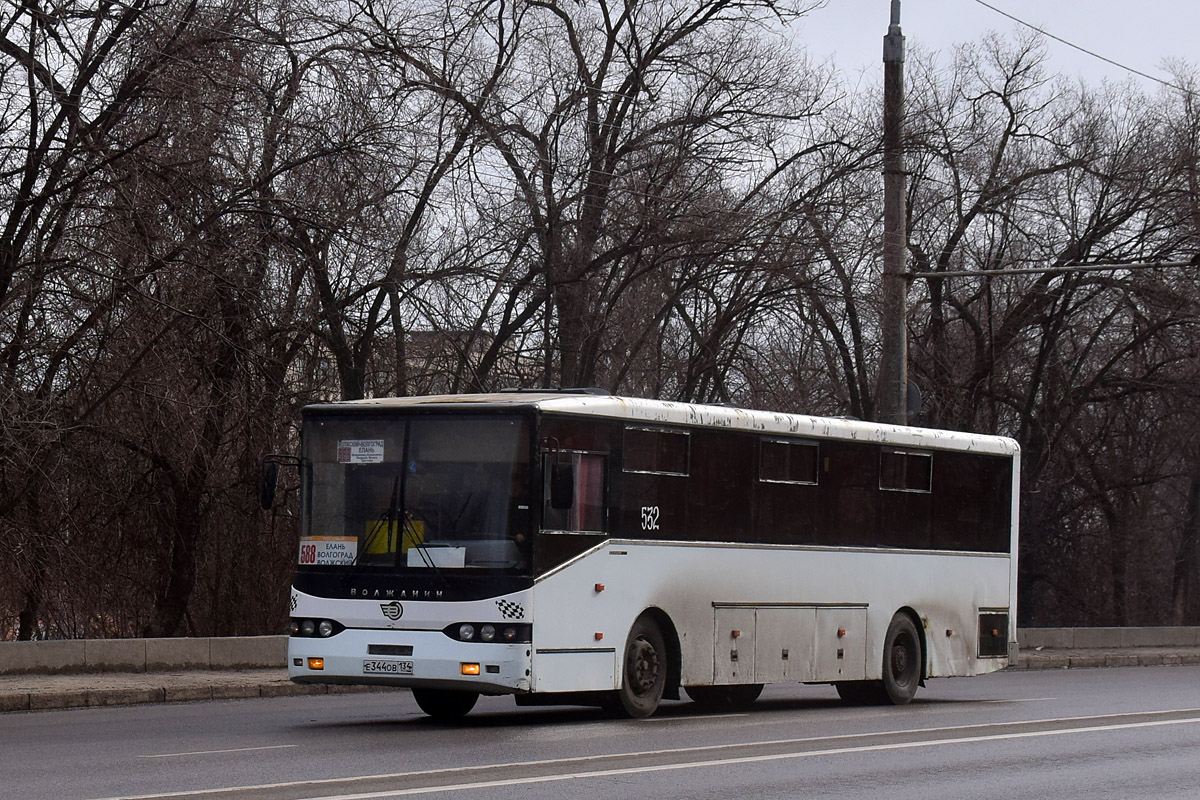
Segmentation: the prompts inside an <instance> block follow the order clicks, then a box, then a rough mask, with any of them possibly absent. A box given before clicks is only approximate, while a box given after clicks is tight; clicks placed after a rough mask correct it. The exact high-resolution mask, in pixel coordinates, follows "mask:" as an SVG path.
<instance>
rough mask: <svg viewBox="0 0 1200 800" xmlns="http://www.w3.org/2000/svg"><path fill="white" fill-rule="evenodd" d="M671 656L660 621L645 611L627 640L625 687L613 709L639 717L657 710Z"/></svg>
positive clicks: (620, 690)
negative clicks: (668, 660)
mask: <svg viewBox="0 0 1200 800" xmlns="http://www.w3.org/2000/svg"><path fill="white" fill-rule="evenodd" d="M667 658H668V655H667V646H666V642H665V640H664V639H663V635H662V631H661V630H659V627H658V623H656V622H655V621H654V620H653V619H651V618H650V617H648V616H645V615H643V616H641V617H638V620H637V622H635V623H633V628H631V629H630V631H629V638H628V639H626V640H625V660H624V661H623V662H622V663H623V667H624V669H623V670H622V673H623V674H622V676H621V688H620V689H618V690H617V697H616V700H617V702H616V703H615V704H614V709H613V710H615V711H618V712H621V713H624V714H625V715H627V716H630V717H633V718H635V719H642V718H645V717H648V716H650V715H651V714H653V713H654V712H655V711H656V710H657V709H658V704H659V702H660V701H661V700H662V696H663V691H664V690H665V689H666V686H667Z"/></svg>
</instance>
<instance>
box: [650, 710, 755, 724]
mask: <svg viewBox="0 0 1200 800" xmlns="http://www.w3.org/2000/svg"><path fill="white" fill-rule="evenodd" d="M748 716H750V712H746V713H745V714H697V715H695V716H680V717H650V718H649V719H644V720H642V722H683V721H685V720H693V719H736V718H737V717H748Z"/></svg>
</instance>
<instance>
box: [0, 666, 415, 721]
mask: <svg viewBox="0 0 1200 800" xmlns="http://www.w3.org/2000/svg"><path fill="white" fill-rule="evenodd" d="M71 677H74V678H77V679H78V681H77V683H76V685H75V686H71V685H70V683H69V682H68V679H69V678H71ZM15 680H16V679H13V678H4V679H0V712H5V711H46V710H51V709H64V708H96V707H103V706H120V705H142V704H148V703H186V702H195V701H199V700H240V699H246V698H256V697H295V696H300V695H323V694H358V693H362V692H395V691H404V690H402V689H394V688H390V687H381V686H326V685H314V684H297V683H292V682H290V681H289V680H288V677H287V673H286V672H284V671H282V670H280V669H279V668H274V669H269V670H261V669H256V670H243V671H234V672H210V673H204V672H201V673H191V672H189V673H162V674H155V675H150V674H147V673H106V674H105V675H104V676H103V677H102V678H101V677H98V676H87V675H80V674H76V675H75V676H67V675H59V676H53V679H42V680H40V681H39V680H38V679H36V678H32V677H29V678H26V679H25V680H23V681H20V682H18V683H17V685H15V686H12V685H5V684H12V683H14V681H15Z"/></svg>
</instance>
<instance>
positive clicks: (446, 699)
mask: <svg viewBox="0 0 1200 800" xmlns="http://www.w3.org/2000/svg"><path fill="white" fill-rule="evenodd" d="M412 694H413V699H414V700H416V701H417V705H418V706H420V707H421V710H422V711H424V712H425V713H426V714H428V715H429V716H431V717H433V718H434V719H437V720H453V719H461V718H462V717H465V716H466V715H467V714H468V713H469V712H470V710H471V709H472V708H474V707H475V703H476V701H478V700H479V695H478V694H477V693H475V692H451V691H447V690H445V689H413V690H412Z"/></svg>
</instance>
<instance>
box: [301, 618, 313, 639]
mask: <svg viewBox="0 0 1200 800" xmlns="http://www.w3.org/2000/svg"><path fill="white" fill-rule="evenodd" d="M316 629H317V625H316V623H315V622H313V621H312V620H311V619H306V620H304V622H301V623H300V633H301V634H303V635H305V636H312V635H313V632H314V631H316Z"/></svg>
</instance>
